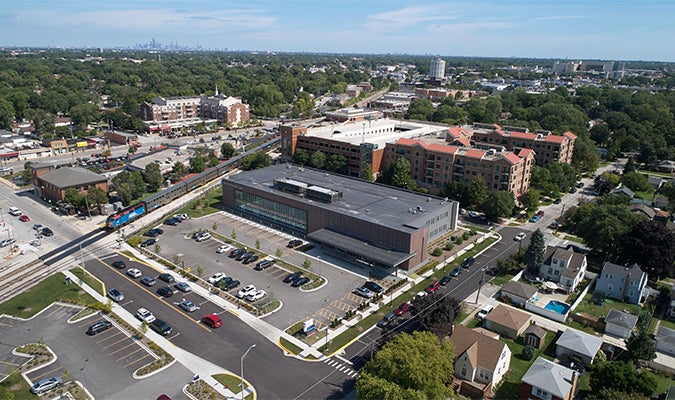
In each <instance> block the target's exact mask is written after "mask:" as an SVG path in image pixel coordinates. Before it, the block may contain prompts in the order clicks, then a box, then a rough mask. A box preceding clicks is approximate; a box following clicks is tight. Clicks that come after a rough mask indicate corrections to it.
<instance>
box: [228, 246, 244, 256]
mask: <svg viewBox="0 0 675 400" xmlns="http://www.w3.org/2000/svg"><path fill="white" fill-rule="evenodd" d="M244 253H246V249H244V248H239V249H234V250H232V251H231V252H230V255H229V256H228V257H230V258H235V257H239V256H240V255H242V254H244Z"/></svg>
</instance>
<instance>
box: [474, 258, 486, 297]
mask: <svg viewBox="0 0 675 400" xmlns="http://www.w3.org/2000/svg"><path fill="white" fill-rule="evenodd" d="M480 270H481V272H482V273H483V274H482V275H481V277H480V282H478V293H476V304H478V298H479V297H480V289H481V288H482V287H483V280H485V267H483V268H481V269H480Z"/></svg>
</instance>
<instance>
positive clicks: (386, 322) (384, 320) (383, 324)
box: [377, 312, 396, 329]
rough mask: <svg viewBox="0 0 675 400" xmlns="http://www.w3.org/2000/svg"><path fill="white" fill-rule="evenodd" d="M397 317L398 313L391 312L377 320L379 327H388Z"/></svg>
mask: <svg viewBox="0 0 675 400" xmlns="http://www.w3.org/2000/svg"><path fill="white" fill-rule="evenodd" d="M395 319H396V314H394V313H393V312H390V313H389V314H387V315H385V316H384V317H382V319H381V320H379V321H378V322H377V327H378V328H380V329H384V328H386V327H387V326H388V325H389V324H390V323H391V322H392V321H393V320H395Z"/></svg>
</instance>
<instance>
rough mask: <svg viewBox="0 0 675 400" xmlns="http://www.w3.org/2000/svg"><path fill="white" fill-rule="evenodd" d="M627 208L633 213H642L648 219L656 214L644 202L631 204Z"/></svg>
mask: <svg viewBox="0 0 675 400" xmlns="http://www.w3.org/2000/svg"><path fill="white" fill-rule="evenodd" d="M629 210H630V211H631V212H634V213H638V214H641V215H644V216H645V217H647V219H649V220H652V219H654V215H655V214H656V213H655V212H654V209H653V208H651V207H649V206H648V205H646V204H632V205H631V206H630V207H629Z"/></svg>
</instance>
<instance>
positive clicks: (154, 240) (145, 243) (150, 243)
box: [141, 239, 157, 247]
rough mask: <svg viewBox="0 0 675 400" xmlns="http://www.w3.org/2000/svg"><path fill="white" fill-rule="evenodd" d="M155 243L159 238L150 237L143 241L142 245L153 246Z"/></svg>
mask: <svg viewBox="0 0 675 400" xmlns="http://www.w3.org/2000/svg"><path fill="white" fill-rule="evenodd" d="M155 243H157V239H148V240H146V241H145V242H143V243H141V247H148V246H152V245H153V244H155Z"/></svg>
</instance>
